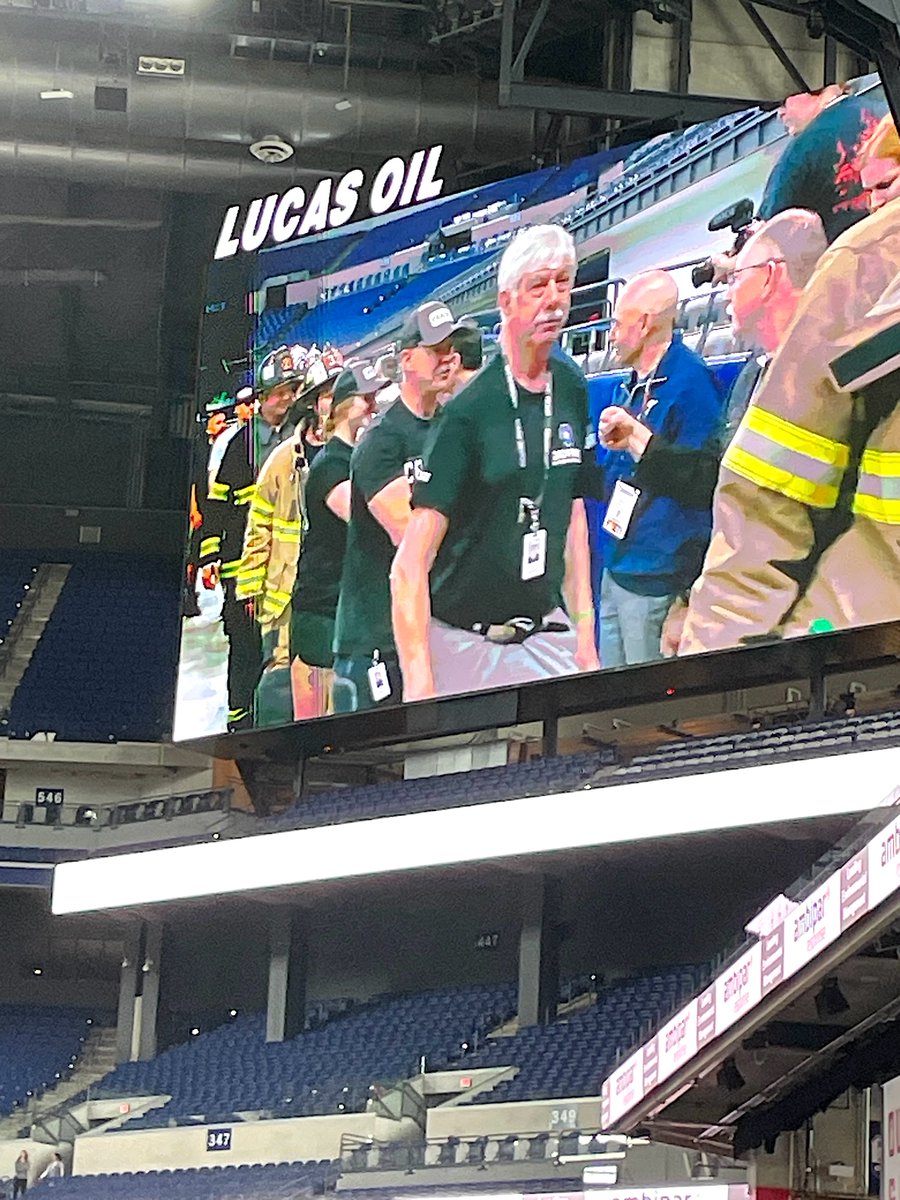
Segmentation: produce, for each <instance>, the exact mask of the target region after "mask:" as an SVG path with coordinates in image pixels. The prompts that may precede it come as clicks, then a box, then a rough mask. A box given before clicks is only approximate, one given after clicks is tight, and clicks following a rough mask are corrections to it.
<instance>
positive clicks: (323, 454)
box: [293, 437, 353, 617]
mask: <svg viewBox="0 0 900 1200" xmlns="http://www.w3.org/2000/svg"><path fill="white" fill-rule="evenodd" d="M352 453H353V447H352V446H350V445H348V444H347V442H344V441H342V440H341V439H340V438H338V437H333V438H331V440H330V441H328V442H326V444H325V445H324V446H323V447H321V450H320V452H319V453H317V454H316V460H315V462H314V463H313V465H312V466H311V467H310V470H309V475H308V477H307V480H306V488H305V496H306V520H307V529H306V535H305V536H304V538H303V545H302V548H301V550H300V563H299V566H298V567H297V582H296V583H295V584H294V598H293V606H294V610H295V611H296V612H310V613H318V614H319V615H321V616H323V617H333V616H334V614H335V610H336V609H337V602H338V592H339V589H340V583H341V570H342V568H343V565H344V550H345V549H346V546H347V523H346V521H342V520H341V519H340V517H336V516H335V515H334V513H333V512H332V511H331V509H330V508H329V507H328V505H327V504H326V503H325V501H326V500H327V498H328V496H329V494H330V493H331V492H332V491H333V490H334V489H335V488H336V487H337V486H338V484H339V483H343V482H344V481H345V480H347V479H349V478H350V455H351V454H352Z"/></svg>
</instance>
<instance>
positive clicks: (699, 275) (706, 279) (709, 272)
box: [691, 258, 716, 288]
mask: <svg viewBox="0 0 900 1200" xmlns="http://www.w3.org/2000/svg"><path fill="white" fill-rule="evenodd" d="M715 276H716V268H715V267H714V266H713V260H712V259H711V258H708V259H706V261H705V262H702V263H700V264H699V265H698V266H696V267H694V269H693V270H692V271H691V283H692V284H693V285H694V287H695V288H699V287H704V286H705V285H706V284H708V283H712V281H713V279H715Z"/></svg>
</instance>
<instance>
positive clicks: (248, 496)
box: [234, 483, 256, 504]
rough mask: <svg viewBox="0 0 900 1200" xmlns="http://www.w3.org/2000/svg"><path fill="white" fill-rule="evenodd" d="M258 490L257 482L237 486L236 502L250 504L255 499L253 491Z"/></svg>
mask: <svg viewBox="0 0 900 1200" xmlns="http://www.w3.org/2000/svg"><path fill="white" fill-rule="evenodd" d="M255 491H256V484H255V483H248V484H247V486H246V487H242V488H236V489H235V492H234V502H235V504H249V503H250V501H251V500H252V499H253V493H254V492H255Z"/></svg>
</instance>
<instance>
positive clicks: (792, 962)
mask: <svg viewBox="0 0 900 1200" xmlns="http://www.w3.org/2000/svg"><path fill="white" fill-rule="evenodd" d="M840 932H841V873H840V871H836V872H835V873H834V874H833V875H829V877H828V878H827V879H826V880H825V882H824V883H823V884H821V885H820V886H819V887H817V888H816V890H815V891H814V892H813V893H812V895H810V896H807V898H806V899H805V900H803V901H802V902H801V903H800V905H799V906H798V907H797V908H796V909H794V911H793V913H791V915H790V916H789V917H788V919H787V920H786V921H785V923H784V977H785V979H787V978H789V977H790V976H791V975H794V974H796V972H797V971H799V970H800V968H801V967H805V966H806V964H807V963H809V962H812V960H813V959H814V958H815V957H816V955H817V954H820V953H821V952H822V951H823V950H824V949H825V947H826V946H830V945H831V943H832V942H833V941H835V940H836V939H837V938H838V937H839V936H840Z"/></svg>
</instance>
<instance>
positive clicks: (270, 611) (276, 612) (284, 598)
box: [263, 588, 291, 617]
mask: <svg viewBox="0 0 900 1200" xmlns="http://www.w3.org/2000/svg"><path fill="white" fill-rule="evenodd" d="M290 602H291V593H290V592H279V591H277V590H276V589H275V588H272V589H271V591H268V592H266V594H265V596H264V597H263V615H264V616H271V617H280V616H281V614H282V613H283V612H284V610H285V609H286V608H287V606H288V605H289V604H290Z"/></svg>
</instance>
